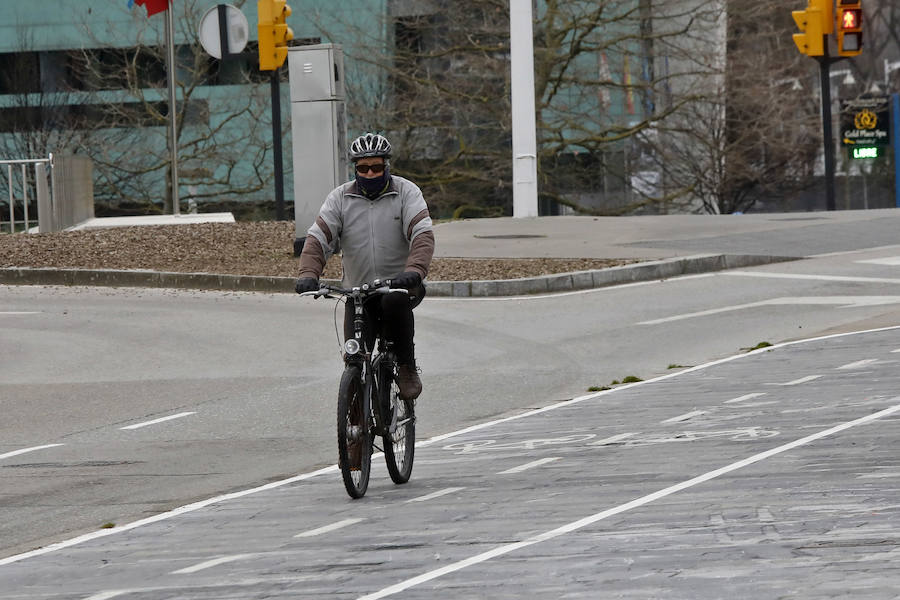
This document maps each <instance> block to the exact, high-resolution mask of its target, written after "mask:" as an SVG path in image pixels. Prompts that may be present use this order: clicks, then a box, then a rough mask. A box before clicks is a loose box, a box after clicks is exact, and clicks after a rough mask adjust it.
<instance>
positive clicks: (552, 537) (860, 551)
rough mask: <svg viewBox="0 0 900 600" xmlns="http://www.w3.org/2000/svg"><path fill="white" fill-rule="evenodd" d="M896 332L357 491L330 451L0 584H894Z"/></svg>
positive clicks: (89, 594)
mask: <svg viewBox="0 0 900 600" xmlns="http://www.w3.org/2000/svg"><path fill="white" fill-rule="evenodd" d="M898 332H900V329H897V328H893V329H888V330H881V331H875V332H869V333H862V334H852V335H839V336H832V337H828V338H825V339H817V340H813V341H804V342H798V343H794V344H788V345H784V346H779V347H776V348H773V349H762V350H759V351H756V352H754V353H751V354H742V355H737V356H735V357H732V358H727V359H724V360H721V361H718V362H717V363H714V364H707V365H698V366H697V367H695V368H691V369H684V370H681V371H678V372H675V373H671V374H669V375H666V376H663V377H660V378H658V379H655V380H650V381H645V382H642V383H638V384H634V385H629V386H625V387H620V388H617V389H614V390H612V391H607V392H600V393H597V394H590V395H583V396H581V397H578V398H575V399H573V400H572V401H567V402H561V403H557V404H553V405H549V406H547V407H546V408H544V409H541V410H537V411H532V412H530V413H526V414H520V415H518V416H517V417H513V418H508V419H504V420H501V421H499V422H494V423H484V424H482V425H480V426H477V427H474V428H471V429H470V430H468V431H462V432H458V433H454V434H451V435H448V436H443V437H440V438H435V439H432V440H431V441H430V442H429V443H427V444H423V445H421V446H420V447H419V448H418V449H417V464H416V469H415V472H414V478H413V480H411V482H410V483H409V484H407V485H404V486H394V485H393V484H391V483H390V480H389V478H388V477H387V474H386V472H385V469H384V468H383V466H381V464H380V463H379V467H378V468H377V469H376V470H375V472H374V474H373V481H372V483H371V485H370V490H369V494H368V495H367V496H366V497H365V498H364V499H363V500H359V501H352V500H350V499H349V498H347V497H346V496H344V495H343V490H342V485H341V483H340V476H339V474H338V473H337V472H336V470H335V469H334V468H330V469H324V470H322V471H321V472H319V473H314V474H310V475H309V476H307V477H298V478H294V479H292V480H289V481H283V482H278V483H274V484H272V485H270V486H265V487H263V488H259V489H255V490H248V491H247V492H245V493H242V494H235V495H233V496H232V497H229V498H218V499H213V500H212V501H210V502H208V503H203V505H197V506H192V507H186V508H183V509H181V510H178V511H175V512H173V513H171V514H166V515H162V516H161V517H160V518H159V519H156V520H152V519H151V520H150V521H152V522H146V523H144V524H142V525H140V526H136V527H132V528H128V527H125V528H120V529H119V530H115V529H112V530H107V531H105V532H101V533H99V534H95V535H93V536H88V538H90V539H87V538H86V539H83V540H80V541H79V543H77V544H73V545H69V546H68V547H59V548H56V549H53V548H50V549H48V551H46V552H43V553H36V554H35V555H32V556H27V557H25V556H20V557H17V558H16V559H12V560H10V559H8V560H5V561H3V560H0V597H2V598H5V599H10V600H12V599H22V598H29V599H47V600H51V599H52V600H62V599H67V600H69V599H72V600H112V599H114V598H122V599H132V600H144V599H151V598H152V599H167V598H179V599H185V600H192V599H198V600H199V599H204V598H217V599H231V598H234V599H238V598H240V599H242V600H245V599H250V598H292V599H299V598H326V597H327V598H348V599H349V598H360V599H367V600H375V599H377V598H389V597H399V598H407V599H418V598H422V599H425V598H429V599H430V598H435V597H440V598H448V599H463V598H473V597H479V598H483V597H490V598H510V599H512V598H586V599H587V598H591V599H593V598H598V597H604V598H613V597H615V598H635V599H637V598H641V599H645V598H674V599H682V598H684V599H687V598H690V599H692V600H698V599H707V598H709V599H713V598H725V597H728V598H735V599H743V598H747V599H758V598H776V597H790V598H809V599H817V600H818V599H821V598H844V597H863V598H867V599H876V600H878V599H881V598H885V599H887V598H895V597H896V590H897V587H898V584H900V575H898V573H900V571H898V569H897V567H898V566H900V551H898V540H897V536H896V532H897V529H898V527H900V504H898V502H897V492H898V489H897V478H898V476H900V473H898V467H900V464H898V461H897V457H896V452H895V446H896V440H897V435H898V432H900V429H898V428H900V396H898V395H897V393H898V392H897V390H898V389H900V387H898V386H900V376H898V369H897V365H898V363H900V354H898V353H900V333H898ZM375 458H376V460H378V459H379V458H380V456H376V457H375Z"/></svg>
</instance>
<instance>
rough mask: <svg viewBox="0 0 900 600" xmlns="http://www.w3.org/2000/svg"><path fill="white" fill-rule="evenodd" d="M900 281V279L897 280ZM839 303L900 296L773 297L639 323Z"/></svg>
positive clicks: (896, 300)
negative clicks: (738, 311) (764, 308)
mask: <svg viewBox="0 0 900 600" xmlns="http://www.w3.org/2000/svg"><path fill="white" fill-rule="evenodd" d="M897 283H900V279H898V280H897ZM830 304H833V305H837V306H843V307H845V308H860V307H864V306H881V305H884V304H900V296H798V297H786V298H773V299H771V300H762V301H760V302H749V303H747V304H735V305H732V306H723V307H721V308H711V309H709V310H701V311H697V312H692V313H684V314H680V315H673V316H671V317H663V318H661V319H652V320H650V321H641V322H639V323H638V325H659V324H661V323H670V322H672V321H681V320H684V319H693V318H694V317H706V316H709V315H716V314H719V313H724V312H733V311H736V310H746V309H748V308H758V307H760V306H803V305H816V306H818V305H830Z"/></svg>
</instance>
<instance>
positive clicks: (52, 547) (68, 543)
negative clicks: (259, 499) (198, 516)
mask: <svg viewBox="0 0 900 600" xmlns="http://www.w3.org/2000/svg"><path fill="white" fill-rule="evenodd" d="M438 300H440V298H438ZM885 331H900V325H891V326H889V327H877V328H874V329H862V330H859V331H848V332H846V333H832V334H829V335H821V336H816V337H811V338H805V339H802V340H793V341H790V342H781V343H778V344H775V345H774V346H767V347H765V348H759V349H757V350H752V351H750V352H741V353H740V354H733V355H731V356H726V357H725V358H720V359H717V360H714V361H710V362H708V363H704V364H702V365H695V366H693V367H689V368H687V369H684V370H683V371H676V372H674V373H668V374H666V375H660V376H659V377H654V378H652V379H645V380H644V381H637V382H635V383H627V384H624V385H621V386H617V387H614V388H612V389H609V390H602V391H599V392H594V393H591V394H587V395H584V396H578V397H577V398H572V399H571V400H562V401H560V402H557V403H555V404H548V405H547V406H544V407H542V408H536V409H534V410H529V411H526V412H522V413H517V414H515V415H512V416H509V417H503V418H502V419H495V420H493V421H485V422H484V423H478V424H476V425H470V426H469V427H464V428H463V429H457V430H456V431H451V432H449V433H442V434H440V435H436V436H434V437H431V438H428V439H427V440H422V441H420V442H416V447H417V448H424V447H426V446H431V445H433V444H436V443H438V442H442V441H444V440H448V439H450V438H454V437H459V436H462V435H466V434H469V433H473V432H475V431H481V430H483V429H489V428H492V427H496V426H498V425H502V424H503V423H509V422H511V421H518V420H519V419H526V418H528V417H533V416H534V415H539V414H543V413H546V412H550V411H553V410H561V409H567V408H571V407H572V406H573V405H575V404H578V403H580V402H587V401H591V400H597V399H599V398H601V397H603V396H607V395H609V394H619V393H621V392H622V391H623V390H627V389H631V388H633V387H636V386H640V385H649V384H653V383H659V382H660V381H667V380H669V379H673V378H675V377H682V376H684V375H685V374H687V373H693V372H696V371H702V370H705V369H709V368H710V367H715V366H718V365H724V364H728V363H730V362H733V361H737V360H746V359H748V358H750V357H752V356H756V355H757V354H760V353H763V352H772V351H774V350H777V349H779V348H790V347H792V346H796V345H799V344H809V343H810V342H821V341H825V340H834V339H839V338H845V337H848V336H854V335H865V334H872V333H881V332H885ZM897 350H900V348H898V349H897ZM630 435H636V434H630ZM614 437H615V436H614ZM596 444H597V442H594V445H596ZM338 471H339V469H338V466H337V465H330V466H328V467H324V468H321V469H318V470H316V471H310V472H308V473H301V474H299V475H294V476H293V477H288V478H287V479H281V480H279V481H272V482H270V483H266V484H263V485H260V486H257V487H254V488H248V489H245V490H239V491H237V492H231V493H228V494H223V495H221V496H214V497H212V498H207V499H205V500H199V501H197V502H194V503H193V504H186V505H184V506H179V507H178V508H173V509H172V510H170V511H166V512H164V513H160V514H158V515H153V516H150V517H146V518H144V519H140V520H138V521H132V522H131V523H125V524H124V525H122V526H121V527H114V528H112V529H100V530H97V531H92V532H90V533H85V534H83V535H79V536H77V537H74V538H69V539H68V540H63V541H61V542H56V543H54V544H49V545H47V546H44V547H42V548H38V549H36V550H29V551H28V552H23V553H21V554H14V555H13V556H7V557H6V558H0V566H3V565H8V564H12V563H15V562H19V561H22V560H26V559H29V558H33V557H35V556H43V555H44V554H50V553H51V552H56V551H57V550H62V549H64V548H71V547H72V546H77V545H79V544H83V543H85V542H89V541H93V540H96V539H99V538H103V537H106V536H108V535H118V534H120V533H122V532H124V531H131V530H132V529H137V528H138V527H143V526H144V525H150V524H152V523H158V522H160V521H165V520H167V519H171V518H173V517H178V516H180V515H184V514H187V513H190V512H194V511H195V510H200V509H202V508H206V507H207V506H211V505H213V504H221V503H223V502H228V501H230V500H234V499H237V498H243V497H244V496H250V495H253V494H258V493H260V492H265V491H268V490H274V489H277V488H280V487H284V486H286V485H292V484H294V483H297V482H300V481H306V480H307V479H312V478H314V477H318V476H319V475H326V474H328V475H330V474H332V473H337V472H338Z"/></svg>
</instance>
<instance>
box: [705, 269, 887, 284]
mask: <svg viewBox="0 0 900 600" xmlns="http://www.w3.org/2000/svg"><path fill="white" fill-rule="evenodd" d="M722 275H731V276H736V277H764V278H768V279H807V280H814V281H848V282H856V283H900V279H891V278H888V277H851V276H846V275H806V274H803V273H769V272H766V271H752V272H751V271H728V272H727V273H722Z"/></svg>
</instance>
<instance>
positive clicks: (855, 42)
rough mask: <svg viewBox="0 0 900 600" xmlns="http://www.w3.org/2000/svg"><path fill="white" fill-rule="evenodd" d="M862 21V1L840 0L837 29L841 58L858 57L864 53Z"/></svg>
mask: <svg viewBox="0 0 900 600" xmlns="http://www.w3.org/2000/svg"><path fill="white" fill-rule="evenodd" d="M862 19H863V12H862V2H860V0H838V7H837V15H836V21H837V22H836V23H835V27H836V28H837V47H838V54H840V55H841V56H856V55H858V54H859V53H860V52H862V37H863V34H862Z"/></svg>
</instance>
